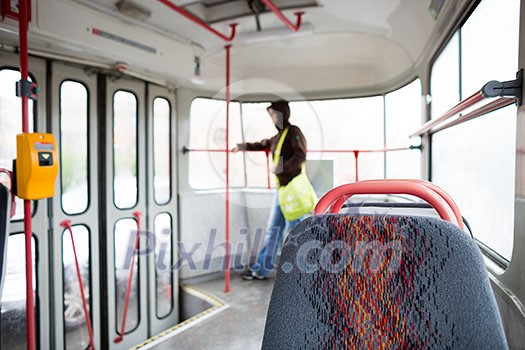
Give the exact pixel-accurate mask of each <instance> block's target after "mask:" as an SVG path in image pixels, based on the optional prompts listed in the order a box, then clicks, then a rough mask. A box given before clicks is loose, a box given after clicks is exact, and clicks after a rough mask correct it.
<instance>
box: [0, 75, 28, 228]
mask: <svg viewBox="0 0 525 350" xmlns="http://www.w3.org/2000/svg"><path fill="white" fill-rule="evenodd" d="M29 79H31V78H29ZM19 80H20V72H19V71H18V70H14V69H9V68H0V140H2V142H0V168H4V169H8V170H12V168H13V159H15V158H16V136H15V135H17V134H20V133H21V132H22V118H21V109H22V105H21V102H20V98H19V97H17V96H16V95H15V86H16V85H15V84H16V82H17V81H19ZM34 115H35V114H34V107H33V101H31V100H29V116H30V117H29V132H33V130H34V129H33V121H34ZM0 182H2V183H3V184H5V185H6V186H7V187H8V188H11V183H10V181H9V179H8V178H7V176H6V175H4V174H3V173H0ZM16 201H17V203H16V213H15V216H14V217H13V220H19V219H22V218H23V216H24V206H23V201H22V200H21V199H19V198H17V199H16ZM32 203H33V202H32Z"/></svg>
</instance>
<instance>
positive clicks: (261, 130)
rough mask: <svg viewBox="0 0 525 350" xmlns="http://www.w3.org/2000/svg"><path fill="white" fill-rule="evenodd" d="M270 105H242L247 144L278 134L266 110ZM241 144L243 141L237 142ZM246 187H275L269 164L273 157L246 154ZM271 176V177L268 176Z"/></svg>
mask: <svg viewBox="0 0 525 350" xmlns="http://www.w3.org/2000/svg"><path fill="white" fill-rule="evenodd" d="M269 105H270V104H269V103H267V102H263V103H243V104H242V126H243V133H244V139H245V140H246V141H247V142H255V141H260V140H262V139H267V138H270V137H272V136H273V135H275V134H276V133H277V129H276V128H275V126H274V125H273V122H272V119H271V117H270V116H269V115H268V112H267V111H266V108H267V107H268V106H269ZM236 141H239V142H241V140H236ZM244 156H245V162H246V185H247V186H248V187H263V188H267V187H268V179H269V180H270V186H271V187H272V188H274V187H275V175H273V174H268V170H269V169H268V162H270V164H271V163H272V162H273V159H272V156H271V155H268V159H267V158H266V153H265V152H246V153H245V155H244ZM268 175H269V176H268Z"/></svg>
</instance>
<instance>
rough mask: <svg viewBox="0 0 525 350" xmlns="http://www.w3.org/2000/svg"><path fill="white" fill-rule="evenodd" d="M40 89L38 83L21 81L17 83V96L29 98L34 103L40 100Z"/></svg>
mask: <svg viewBox="0 0 525 350" xmlns="http://www.w3.org/2000/svg"><path fill="white" fill-rule="evenodd" d="M38 93H39V89H38V86H37V85H36V83H33V82H30V81H29V80H19V81H17V82H16V96H18V97H23V96H25V97H28V98H30V99H32V100H33V101H36V100H38Z"/></svg>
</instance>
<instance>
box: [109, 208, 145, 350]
mask: <svg viewBox="0 0 525 350" xmlns="http://www.w3.org/2000/svg"><path fill="white" fill-rule="evenodd" d="M140 215H141V214H140V212H138V211H136V212H134V213H133V216H134V217H135V220H136V222H137V233H136V234H135V246H134V248H133V256H132V258H131V266H130V269H129V278H128V286H127V288H126V299H125V301H124V315H122V327H121V328H120V335H119V336H118V337H116V338H115V339H114V340H113V342H114V343H116V344H118V343H120V342H122V340H123V339H124V334H125V332H126V318H127V316H128V308H129V298H130V296H131V284H132V282H133V270H134V268H135V255H137V251H138V249H139V238H140Z"/></svg>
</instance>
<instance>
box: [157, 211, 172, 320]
mask: <svg viewBox="0 0 525 350" xmlns="http://www.w3.org/2000/svg"><path fill="white" fill-rule="evenodd" d="M172 237H173V233H172V225H171V216H170V215H169V214H168V213H161V214H158V215H157V216H156V217H155V242H156V243H155V271H156V280H155V285H156V291H157V317H158V318H164V317H166V316H168V315H169V314H170V313H171V310H172V309H173V297H172V295H173V283H172V282H173V270H172V268H171V266H172V265H173V254H172V251H171V245H172V244H173V239H172Z"/></svg>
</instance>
